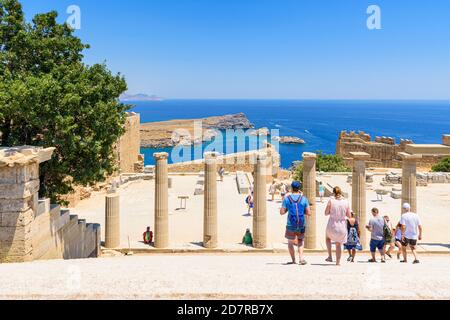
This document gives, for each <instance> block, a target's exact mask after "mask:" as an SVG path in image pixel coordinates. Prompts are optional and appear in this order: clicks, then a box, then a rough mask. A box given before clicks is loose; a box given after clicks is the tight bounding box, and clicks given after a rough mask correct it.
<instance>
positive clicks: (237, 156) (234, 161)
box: [169, 147, 280, 175]
mask: <svg viewBox="0 0 450 320" xmlns="http://www.w3.org/2000/svg"><path fill="white" fill-rule="evenodd" d="M260 152H267V155H268V156H269V158H270V159H271V161H268V165H269V166H270V168H268V172H270V173H271V174H272V175H277V173H278V171H279V169H280V154H279V153H278V152H277V151H276V150H275V148H273V147H269V148H267V149H260V150H256V151H249V152H240V153H234V154H228V155H224V156H219V157H217V166H218V167H219V168H220V167H223V168H224V169H225V171H228V172H237V171H244V172H253V171H254V169H255V163H256V157H257V154H258V153H260ZM204 170H205V164H204V160H203V159H201V160H195V161H189V162H182V163H175V164H170V165H169V172H171V173H181V172H201V171H204Z"/></svg>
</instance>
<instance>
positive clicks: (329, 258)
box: [325, 238, 333, 262]
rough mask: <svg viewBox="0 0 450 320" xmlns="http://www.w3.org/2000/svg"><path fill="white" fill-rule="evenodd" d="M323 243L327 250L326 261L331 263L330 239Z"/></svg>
mask: <svg viewBox="0 0 450 320" xmlns="http://www.w3.org/2000/svg"><path fill="white" fill-rule="evenodd" d="M325 242H326V244H327V250H328V259H327V260H328V261H329V262H333V257H332V255H331V239H330V238H327V239H326V241H325Z"/></svg>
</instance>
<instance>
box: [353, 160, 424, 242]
mask: <svg viewBox="0 0 450 320" xmlns="http://www.w3.org/2000/svg"><path fill="white" fill-rule="evenodd" d="M350 155H351V156H352V158H353V176H352V209H353V212H354V213H355V214H356V216H357V218H358V221H359V225H360V226H361V228H360V231H361V236H360V239H361V243H362V244H363V245H367V243H368V236H367V231H366V228H365V226H366V225H367V208H366V161H367V160H369V159H370V154H368V153H365V152H351V153H350ZM399 155H400V157H401V158H402V160H403V161H402V202H401V205H403V204H404V203H409V204H410V205H411V210H412V211H413V212H417V178H416V175H417V161H418V160H420V159H421V158H422V156H421V155H411V154H408V153H400V154H399Z"/></svg>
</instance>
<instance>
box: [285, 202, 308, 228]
mask: <svg viewBox="0 0 450 320" xmlns="http://www.w3.org/2000/svg"><path fill="white" fill-rule="evenodd" d="M287 198H288V200H289V215H288V220H289V224H290V225H291V226H292V227H294V228H296V229H304V228H305V210H303V211H301V212H300V208H299V206H301V202H302V200H303V196H300V197H298V199H297V201H294V199H292V197H291V195H289V196H288V197H287Z"/></svg>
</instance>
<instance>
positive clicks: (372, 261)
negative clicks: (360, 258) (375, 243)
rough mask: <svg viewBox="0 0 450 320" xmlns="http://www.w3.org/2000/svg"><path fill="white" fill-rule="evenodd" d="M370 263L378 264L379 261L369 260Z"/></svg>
mask: <svg viewBox="0 0 450 320" xmlns="http://www.w3.org/2000/svg"><path fill="white" fill-rule="evenodd" d="M368 262H370V263H376V262H377V260H375V259H369V261H368Z"/></svg>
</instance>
